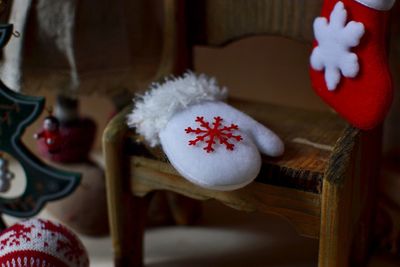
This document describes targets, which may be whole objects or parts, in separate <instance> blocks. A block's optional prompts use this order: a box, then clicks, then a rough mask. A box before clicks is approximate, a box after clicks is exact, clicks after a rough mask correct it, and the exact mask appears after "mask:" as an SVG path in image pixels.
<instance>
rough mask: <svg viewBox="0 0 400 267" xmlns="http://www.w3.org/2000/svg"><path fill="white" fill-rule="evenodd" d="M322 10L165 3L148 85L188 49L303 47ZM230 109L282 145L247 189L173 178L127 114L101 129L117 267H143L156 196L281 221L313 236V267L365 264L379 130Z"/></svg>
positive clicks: (317, 115) (307, 1)
mask: <svg viewBox="0 0 400 267" xmlns="http://www.w3.org/2000/svg"><path fill="white" fill-rule="evenodd" d="M321 4H322V1H316V0H304V1H300V0H252V1H248V0H190V1H182V0H164V19H165V25H164V27H165V28H164V48H163V53H162V60H161V63H160V68H159V71H158V74H157V76H156V78H155V79H158V78H160V77H163V76H164V75H167V74H180V73H182V72H183V71H184V70H185V69H186V68H190V67H192V48H193V46H194V45H211V46H222V45H225V44H227V43H229V42H231V41H234V40H237V39H240V38H243V37H245V36H248V35H255V34H273V35H280V36H283V37H288V38H293V39H296V40H300V41H310V40H312V35H313V34H312V32H311V25H312V21H313V19H314V18H315V17H316V16H317V15H318V14H319V11H320V8H321ZM305 67H306V66H305ZM310 90H311V88H310ZM230 104H232V105H233V106H235V107H237V108H238V109H240V110H243V111H245V112H246V113H248V114H249V115H251V116H253V117H254V118H256V119H257V120H258V121H260V122H265V123H266V124H267V125H268V127H270V128H271V129H273V130H274V131H275V132H276V133H278V134H279V135H280V136H281V137H282V138H283V140H284V141H285V144H286V152H285V154H284V156H283V157H281V158H279V159H272V158H268V157H264V158H263V167H262V170H261V172H260V175H259V177H258V178H257V179H256V181H255V182H253V183H252V184H250V185H248V186H247V187H245V188H243V189H240V190H236V191H231V192H217V191H212V190H207V189H203V188H199V187H197V186H195V185H193V184H191V183H189V182H187V181H186V180H184V179H183V178H181V177H180V176H179V174H178V173H177V172H176V171H175V170H174V169H173V168H172V167H171V165H170V164H168V161H167V159H166V157H165V156H164V155H163V153H162V151H161V149H160V148H157V149H151V148H149V147H148V146H146V144H145V143H144V142H143V138H142V137H141V136H138V135H137V134H135V132H134V131H133V130H130V129H128V128H127V126H126V115H127V113H128V112H129V111H130V109H131V107H127V108H126V109H125V110H124V111H122V112H121V113H120V114H118V115H117V116H116V117H115V118H114V119H113V120H112V121H111V122H110V123H109V124H108V126H107V128H106V130H105V132H104V135H103V145H104V153H105V160H106V176H107V190H108V193H107V194H108V205H109V215H110V225H111V234H112V239H113V246H114V255H115V265H116V266H124V267H127V266H134V267H139V266H142V265H143V233H144V226H145V215H146V214H145V211H146V205H147V203H148V201H149V199H150V198H151V195H152V194H151V193H152V192H155V191H160V190H166V191H171V192H175V193H178V194H181V195H184V196H187V197H190V198H193V199H198V200H206V199H215V200H217V201H220V202H222V203H224V204H226V205H227V206H230V207H232V208H235V209H238V210H242V211H258V212H265V213H274V214H279V215H281V216H283V217H286V218H287V219H288V220H289V221H290V222H291V223H292V224H293V225H294V226H295V227H296V229H297V230H298V232H299V234H301V235H304V236H308V237H311V238H319V244H320V245H319V260H318V262H319V265H318V266H319V267H346V266H361V265H363V264H364V263H365V262H366V260H367V259H368V255H369V249H370V234H369V232H370V229H371V221H372V218H373V215H374V211H375V205H374V198H375V188H376V187H375V182H376V177H377V175H378V171H379V157H380V149H381V144H380V143H381V128H379V129H375V130H372V131H368V132H362V131H359V130H357V129H355V128H353V127H351V126H349V125H348V124H347V123H345V122H344V121H343V120H341V119H340V118H338V117H337V116H336V115H333V114H331V113H323V112H314V111H307V110H301V109H296V108H287V107H280V106H277V105H271V104H261V103H250V102H245V101H240V100H232V99H231V100H230Z"/></svg>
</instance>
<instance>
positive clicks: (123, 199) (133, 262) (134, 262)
mask: <svg viewBox="0 0 400 267" xmlns="http://www.w3.org/2000/svg"><path fill="white" fill-rule="evenodd" d="M125 112H127V110H125ZM125 112H122V113H121V114H119V115H117V116H116V117H115V118H114V119H113V120H111V122H110V123H109V124H108V126H107V128H106V129H105V131H104V134H103V149H104V156H105V162H106V189H107V204H108V205H107V206H108V214H109V224H110V232H111V237H112V242H113V252H114V262H115V266H117V267H123V266H124V267H125V266H137V267H140V266H142V263H143V246H142V244H143V231H144V219H143V217H144V213H145V200H144V199H140V198H135V197H134V196H133V195H132V194H131V192H130V190H129V176H130V175H129V174H130V169H129V164H128V158H127V156H126V155H125V154H124V140H125V139H126V134H127V133H128V132H129V131H128V127H127V125H126V123H125Z"/></svg>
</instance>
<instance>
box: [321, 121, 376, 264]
mask: <svg viewBox="0 0 400 267" xmlns="http://www.w3.org/2000/svg"><path fill="white" fill-rule="evenodd" d="M381 139H382V131H381V128H380V127H378V128H377V129H374V130H372V131H367V132H362V133H361V134H360V135H359V136H357V138H356V139H355V146H354V149H353V150H352V152H351V154H350V161H349V165H348V166H347V168H346V173H345V179H344V183H341V184H338V183H335V182H334V179H331V178H329V177H325V179H324V185H323V191H322V199H321V204H322V205H321V215H322V216H321V233H320V246H319V265H318V266H319V267H347V266H349V267H350V266H351V267H353V266H365V265H366V264H367V262H368V259H369V257H370V256H371V255H372V253H371V241H372V240H371V237H372V234H373V230H372V229H373V218H374V216H375V209H376V193H377V180H378V177H379V166H380V163H379V157H380V153H381Z"/></svg>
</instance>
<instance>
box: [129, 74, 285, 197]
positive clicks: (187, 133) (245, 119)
mask: <svg viewBox="0 0 400 267" xmlns="http://www.w3.org/2000/svg"><path fill="white" fill-rule="evenodd" d="M226 95H227V91H226V89H225V88H224V89H222V90H221V89H220V88H219V87H218V85H217V84H216V81H215V79H213V78H208V77H206V76H205V75H199V76H196V75H195V74H193V73H190V72H189V73H186V74H185V75H184V76H183V77H182V78H176V79H173V80H167V81H166V82H165V83H164V84H161V85H160V84H155V85H153V86H152V89H151V90H150V91H149V92H147V93H146V94H145V95H144V96H143V97H142V98H141V99H139V100H136V103H135V107H134V110H133V111H132V113H131V114H130V115H129V116H128V125H129V126H131V127H135V128H136V131H137V132H138V133H140V134H141V135H143V136H144V137H145V139H146V140H147V141H148V142H149V144H150V145H151V146H156V145H158V144H160V143H161V145H162V148H163V149H164V152H165V154H166V155H167V157H168V159H169V161H170V162H171V164H172V165H173V166H174V168H175V169H176V170H177V171H178V172H179V173H180V174H181V175H182V176H183V177H185V178H186V179H188V180H189V181H191V182H193V183H195V184H197V185H199V186H202V187H205V188H209V189H215V190H224V191H225V190H234V189H238V188H241V187H243V186H245V185H247V184H248V183H250V182H252V181H253V180H254V179H255V178H256V177H257V175H258V173H259V171H260V167H261V156H260V153H259V150H260V151H261V152H262V153H264V154H266V155H268V156H272V157H276V156H280V155H282V153H283V151H284V145H283V142H282V141H281V140H280V139H279V137H278V136H277V135H276V134H274V133H273V132H272V131H270V130H269V129H267V128H266V127H264V126H263V125H261V124H260V123H258V122H256V121H255V120H254V119H252V118H251V117H249V116H247V115H246V114H244V113H242V112H240V111H238V110H237V109H235V108H233V107H231V106H229V105H228V104H226V103H224V102H221V100H223V99H225V98H226Z"/></svg>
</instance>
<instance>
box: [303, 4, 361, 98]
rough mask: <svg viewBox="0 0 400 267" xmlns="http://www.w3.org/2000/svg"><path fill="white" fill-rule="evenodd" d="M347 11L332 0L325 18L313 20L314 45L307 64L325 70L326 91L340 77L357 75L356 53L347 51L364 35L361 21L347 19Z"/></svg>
mask: <svg viewBox="0 0 400 267" xmlns="http://www.w3.org/2000/svg"><path fill="white" fill-rule="evenodd" d="M346 23H347V11H346V9H345V7H344V4H343V2H341V1H339V2H337V3H336V5H335V7H334V9H333V11H332V13H331V14H330V18H329V22H328V20H327V19H326V18H324V17H318V18H316V19H315V21H314V34H315V38H316V40H317V42H318V46H317V47H315V48H314V50H313V52H312V54H311V60H310V61H311V66H312V68H313V69H315V70H317V71H322V70H325V82H326V85H327V87H328V90H329V91H334V90H335V89H336V88H337V86H338V84H339V82H340V79H341V75H343V76H344V77H347V78H354V77H356V76H357V74H358V72H359V69H360V66H359V64H358V57H357V55H356V54H355V53H352V52H350V49H351V48H352V47H356V46H358V45H359V43H360V40H361V37H362V36H363V35H364V32H365V29H364V25H363V24H362V23H360V22H355V21H350V22H349V23H347V24H346Z"/></svg>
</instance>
